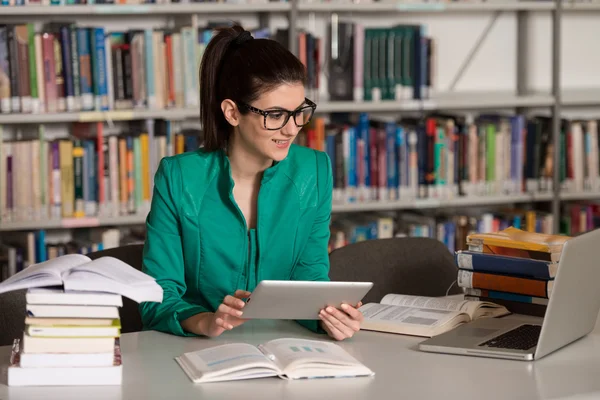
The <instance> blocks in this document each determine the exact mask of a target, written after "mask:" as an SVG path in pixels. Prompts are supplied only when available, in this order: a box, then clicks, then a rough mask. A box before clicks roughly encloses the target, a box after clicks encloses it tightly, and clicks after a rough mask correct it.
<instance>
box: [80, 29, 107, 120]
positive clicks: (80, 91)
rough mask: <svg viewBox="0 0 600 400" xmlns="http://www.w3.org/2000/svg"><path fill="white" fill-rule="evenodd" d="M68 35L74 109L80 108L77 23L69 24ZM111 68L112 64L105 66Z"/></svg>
mask: <svg viewBox="0 0 600 400" xmlns="http://www.w3.org/2000/svg"><path fill="white" fill-rule="evenodd" d="M69 35H70V36H71V52H70V54H71V65H72V67H71V71H72V73H73V97H74V98H75V110H77V111H79V110H81V108H82V107H81V82H80V81H81V79H80V76H79V53H78V51H77V49H78V42H77V25H76V24H71V26H69ZM107 68H112V66H110V65H109V66H107Z"/></svg>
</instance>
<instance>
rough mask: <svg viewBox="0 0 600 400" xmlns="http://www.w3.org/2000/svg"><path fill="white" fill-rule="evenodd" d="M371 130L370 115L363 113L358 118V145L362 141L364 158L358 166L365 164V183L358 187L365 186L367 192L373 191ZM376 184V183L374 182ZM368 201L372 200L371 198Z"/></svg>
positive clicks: (359, 183)
mask: <svg viewBox="0 0 600 400" xmlns="http://www.w3.org/2000/svg"><path fill="white" fill-rule="evenodd" d="M370 130H371V127H370V125H369V114H367V113H361V114H360V115H359V117H358V132H357V133H358V137H357V143H358V141H360V142H361V143H362V145H363V158H362V160H357V164H356V165H358V162H362V163H363V169H364V173H363V174H364V181H363V182H358V185H359V186H360V187H361V188H362V187H363V185H364V188H366V191H365V192H367V191H370V190H371V168H370V165H371V163H370V161H371V156H370V146H371V142H370V134H369V133H370ZM374 183H376V182H374ZM373 186H376V185H373ZM361 190H362V189H361ZM369 193H370V192H369ZM368 200H370V198H369V199H368Z"/></svg>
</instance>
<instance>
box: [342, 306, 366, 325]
mask: <svg viewBox="0 0 600 400" xmlns="http://www.w3.org/2000/svg"><path fill="white" fill-rule="evenodd" d="M359 304H360V303H359ZM357 308H360V305H359V306H358V307H357ZM342 310H344V311H345V312H346V314H348V315H349V316H350V318H352V319H353V320H355V321H358V322H362V320H363V319H364V316H363V313H362V312H360V311H358V310H357V309H356V308H354V307H350V306H349V305H348V304H342Z"/></svg>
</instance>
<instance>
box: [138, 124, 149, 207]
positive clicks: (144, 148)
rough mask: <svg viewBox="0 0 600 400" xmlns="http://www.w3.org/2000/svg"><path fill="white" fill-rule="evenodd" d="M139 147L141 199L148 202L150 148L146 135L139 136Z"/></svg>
mask: <svg viewBox="0 0 600 400" xmlns="http://www.w3.org/2000/svg"><path fill="white" fill-rule="evenodd" d="M140 147H141V152H142V199H143V200H144V201H150V148H149V145H148V134H147V133H142V134H141V135H140Z"/></svg>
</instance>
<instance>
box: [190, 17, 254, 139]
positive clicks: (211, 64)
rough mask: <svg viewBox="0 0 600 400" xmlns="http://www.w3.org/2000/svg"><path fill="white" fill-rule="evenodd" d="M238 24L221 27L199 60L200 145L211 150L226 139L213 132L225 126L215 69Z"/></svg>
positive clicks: (231, 40)
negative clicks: (201, 135) (201, 142)
mask: <svg viewBox="0 0 600 400" xmlns="http://www.w3.org/2000/svg"><path fill="white" fill-rule="evenodd" d="M243 31H244V29H243V28H242V27H241V26H237V25H236V26H233V27H231V28H226V29H221V30H220V31H219V32H218V33H217V35H215V37H214V38H213V39H212V40H211V41H210V42H209V43H208V45H207V46H206V49H205V50H204V55H203V56H202V62H201V63H200V122H201V123H202V130H203V132H204V148H205V149H206V150H208V151H214V150H217V149H220V148H222V147H224V145H225V143H226V142H227V140H228V139H229V137H228V135H227V137H221V136H219V135H217V132H220V131H222V130H223V128H224V127H225V128H226V126H227V121H226V120H225V117H224V116H223V113H222V112H221V101H220V100H219V98H218V96H217V79H218V74H219V69H220V67H221V64H222V62H223V59H224V58H225V55H226V53H227V50H228V49H229V47H230V45H231V43H232V42H233V41H234V40H235V38H236V36H237V35H238V34H240V33H241V32H243Z"/></svg>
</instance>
